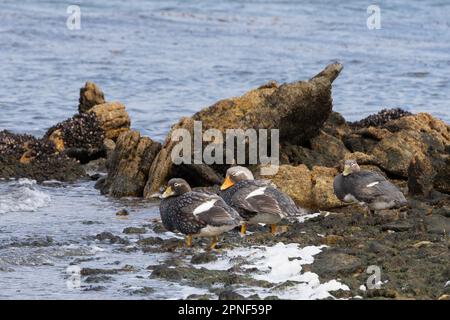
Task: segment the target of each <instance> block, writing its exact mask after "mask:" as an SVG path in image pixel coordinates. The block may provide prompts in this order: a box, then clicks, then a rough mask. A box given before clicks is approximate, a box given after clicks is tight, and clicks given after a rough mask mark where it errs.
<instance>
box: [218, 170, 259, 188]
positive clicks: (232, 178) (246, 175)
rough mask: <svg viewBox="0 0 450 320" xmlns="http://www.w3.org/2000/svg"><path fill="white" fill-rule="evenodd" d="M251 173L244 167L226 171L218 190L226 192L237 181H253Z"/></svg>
mask: <svg viewBox="0 0 450 320" xmlns="http://www.w3.org/2000/svg"><path fill="white" fill-rule="evenodd" d="M254 179H255V178H254V177H253V173H252V172H251V171H250V170H248V169H247V168H245V167H241V166H236V167H231V168H229V169H228V170H227V174H226V177H225V181H224V182H223V184H222V186H221V187H220V190H226V189H228V188H229V187H232V186H234V185H235V184H236V183H238V182H239V181H243V180H254Z"/></svg>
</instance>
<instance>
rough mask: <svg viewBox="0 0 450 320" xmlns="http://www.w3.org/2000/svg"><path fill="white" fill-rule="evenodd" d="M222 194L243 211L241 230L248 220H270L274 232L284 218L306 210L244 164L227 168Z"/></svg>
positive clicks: (235, 207) (229, 202) (304, 212)
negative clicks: (255, 176)
mask: <svg viewBox="0 0 450 320" xmlns="http://www.w3.org/2000/svg"><path fill="white" fill-rule="evenodd" d="M220 190H222V191H221V192H220V196H221V197H222V198H223V199H224V200H225V202H226V203H227V204H229V205H230V206H232V207H233V208H234V209H236V210H237V212H239V214H240V215H241V217H242V218H243V219H244V220H245V223H244V224H242V228H241V234H245V232H246V228H247V225H246V224H247V223H248V224H258V223H264V224H270V226H271V232H272V234H275V233H276V230H277V228H276V224H277V223H278V222H280V220H281V219H282V218H285V217H288V216H298V215H304V214H306V211H305V210H303V209H299V208H298V207H297V206H296V205H295V203H294V201H293V200H292V199H291V198H290V197H289V196H288V195H286V194H285V193H283V192H281V191H280V190H278V189H277V188H276V187H275V186H274V185H273V184H272V183H271V182H270V181H267V180H255V179H254V177H253V174H252V172H251V171H250V170H249V169H247V168H245V167H242V166H235V167H231V168H229V169H228V170H227V173H226V178H225V181H224V182H223V184H222V186H221V187H220Z"/></svg>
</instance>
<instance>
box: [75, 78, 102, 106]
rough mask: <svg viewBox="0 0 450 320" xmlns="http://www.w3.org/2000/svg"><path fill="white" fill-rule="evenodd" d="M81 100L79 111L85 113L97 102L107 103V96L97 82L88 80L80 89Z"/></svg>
mask: <svg viewBox="0 0 450 320" xmlns="http://www.w3.org/2000/svg"><path fill="white" fill-rule="evenodd" d="M79 102H80V103H79V105H78V111H79V112H80V113H83V112H87V111H89V110H90V109H91V108H92V107H93V106H96V105H97V104H103V103H105V96H104V94H103V92H102V90H101V89H100V88H99V87H98V86H97V85H96V84H95V83H93V82H90V81H87V82H86V84H85V85H84V87H83V88H81V89H80V99H79Z"/></svg>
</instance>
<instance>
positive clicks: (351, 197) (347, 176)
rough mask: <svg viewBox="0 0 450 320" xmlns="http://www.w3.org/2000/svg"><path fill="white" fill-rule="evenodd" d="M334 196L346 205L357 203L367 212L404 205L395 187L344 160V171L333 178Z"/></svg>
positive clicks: (378, 175) (403, 197) (384, 179)
mask: <svg viewBox="0 0 450 320" xmlns="http://www.w3.org/2000/svg"><path fill="white" fill-rule="evenodd" d="M333 187H334V194H335V195H336V196H337V197H338V199H339V200H341V201H343V202H347V203H352V202H358V203H360V204H361V205H363V206H367V207H368V208H369V211H375V210H384V209H391V208H396V207H401V206H404V205H406V203H407V201H406V198H405V196H404V195H403V193H402V192H401V191H400V189H399V188H397V186H395V185H394V184H392V183H391V182H390V181H388V180H387V179H386V178H385V177H384V176H382V175H381V174H379V173H377V172H372V171H363V170H361V168H360V167H359V165H358V163H357V162H356V161H355V160H346V161H345V164H344V171H343V172H342V173H341V174H339V175H338V176H336V177H335V178H334V183H333Z"/></svg>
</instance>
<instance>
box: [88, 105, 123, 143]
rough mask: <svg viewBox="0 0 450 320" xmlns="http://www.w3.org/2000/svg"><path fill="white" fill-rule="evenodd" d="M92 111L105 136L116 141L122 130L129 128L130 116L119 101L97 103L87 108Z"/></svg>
mask: <svg viewBox="0 0 450 320" xmlns="http://www.w3.org/2000/svg"><path fill="white" fill-rule="evenodd" d="M89 113H94V114H95V115H96V116H97V119H98V121H99V123H100V127H101V128H102V129H103V131H104V132H105V137H106V138H107V139H111V140H113V141H116V140H117V138H118V137H119V135H120V134H121V133H122V132H126V131H128V130H130V124H131V121H130V117H129V116H128V113H127V111H126V110H125V106H124V105H123V104H122V103H120V102H107V103H103V104H98V105H96V106H94V107H92V108H91V109H90V110H89Z"/></svg>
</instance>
